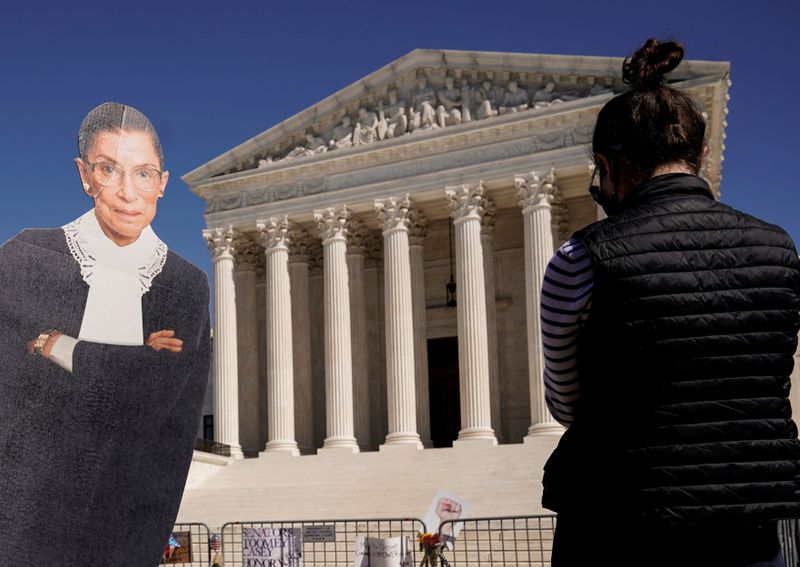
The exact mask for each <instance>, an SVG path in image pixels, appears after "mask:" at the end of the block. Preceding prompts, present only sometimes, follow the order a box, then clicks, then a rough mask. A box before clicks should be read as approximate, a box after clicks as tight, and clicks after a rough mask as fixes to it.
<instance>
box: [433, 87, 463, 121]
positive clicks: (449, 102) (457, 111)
mask: <svg viewBox="0 0 800 567" xmlns="http://www.w3.org/2000/svg"><path fill="white" fill-rule="evenodd" d="M436 96H437V98H438V99H439V106H438V107H437V108H436V120H437V121H438V123H439V126H440V127H441V128H444V127H445V126H450V125H453V124H461V89H457V88H456V86H455V83H454V81H453V77H445V78H444V88H442V89H439V92H437V93H436Z"/></svg>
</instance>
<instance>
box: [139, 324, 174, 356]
mask: <svg viewBox="0 0 800 567" xmlns="http://www.w3.org/2000/svg"><path fill="white" fill-rule="evenodd" d="M145 344H146V345H147V346H149V347H151V348H152V349H153V350H155V351H159V350H162V349H163V350H168V351H170V352H180V351H181V350H183V341H182V340H180V339H179V338H177V337H176V336H175V331H171V330H169V329H164V330H162V331H156V332H155V333H151V334H150V336H149V337H147V342H145Z"/></svg>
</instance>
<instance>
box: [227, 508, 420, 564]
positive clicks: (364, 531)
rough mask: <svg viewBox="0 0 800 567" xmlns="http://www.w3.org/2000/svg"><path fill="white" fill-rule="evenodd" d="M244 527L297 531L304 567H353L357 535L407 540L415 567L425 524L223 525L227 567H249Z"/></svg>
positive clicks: (384, 521)
mask: <svg viewBox="0 0 800 567" xmlns="http://www.w3.org/2000/svg"><path fill="white" fill-rule="evenodd" d="M245 528H271V529H293V528H296V529H299V530H300V537H301V539H300V550H301V553H302V565H303V567H323V566H332V567H337V566H340V565H341V566H345V565H346V566H348V567H352V566H353V564H354V561H355V554H356V545H355V540H356V537H359V536H361V537H375V538H390V537H391V538H394V537H401V538H402V537H407V538H408V549H409V551H410V553H411V558H412V562H413V563H412V564H413V565H418V564H419V561H420V560H421V559H422V557H421V556H419V552H418V551H417V548H418V545H417V534H418V533H423V532H424V531H425V524H424V522H422V520H419V519H413V518H411V519H410V518H405V519H398V518H381V519H371V520H366V519H350V520H297V521H264V522H228V523H227V524H225V525H223V526H222V555H223V558H224V561H225V566H226V567H230V566H242V567H248V566H247V565H245V563H244V554H243V545H244V544H243V537H242V534H243V531H242V530H243V529H245ZM418 556H419V558H418ZM252 564H253V565H257V564H258V562H252Z"/></svg>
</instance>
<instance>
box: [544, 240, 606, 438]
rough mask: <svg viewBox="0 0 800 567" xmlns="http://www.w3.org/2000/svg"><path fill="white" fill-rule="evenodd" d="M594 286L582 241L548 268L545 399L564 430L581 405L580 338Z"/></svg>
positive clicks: (565, 249)
mask: <svg viewBox="0 0 800 567" xmlns="http://www.w3.org/2000/svg"><path fill="white" fill-rule="evenodd" d="M593 285H594V274H593V272H592V262H591V258H590V257H589V252H588V251H587V250H586V247H585V246H584V245H583V243H581V242H580V241H579V240H574V239H573V240H568V241H567V242H565V243H564V244H563V245H562V246H561V248H559V249H558V250H557V251H556V253H555V254H554V255H553V258H552V259H551V260H550V263H549V264H548V266H547V271H545V274H544V281H543V282H542V304H541V316H542V347H543V352H544V366H545V369H544V396H545V401H546V402H547V407H548V408H549V409H550V413H551V414H553V417H554V418H555V419H556V421H558V422H559V423H560V424H561V425H564V426H569V425H570V424H571V423H572V420H573V416H574V414H575V410H576V409H577V408H578V407H579V405H580V388H579V382H578V336H579V334H580V331H581V328H582V327H583V324H584V323H585V322H586V319H587V318H588V317H589V311H590V309H591V306H592V287H593Z"/></svg>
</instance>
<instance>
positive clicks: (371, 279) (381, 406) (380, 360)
mask: <svg viewBox="0 0 800 567" xmlns="http://www.w3.org/2000/svg"><path fill="white" fill-rule="evenodd" d="M382 243H383V237H382V236H381V234H380V231H379V230H378V231H370V234H369V238H368V239H367V244H366V256H365V261H364V285H365V287H366V291H367V295H366V300H367V322H368V323H367V324H368V325H369V331H368V332H367V346H368V352H369V376H370V390H369V399H370V432H371V434H372V437H371V438H370V443H371V444H372V445H373V446H378V445H380V444H381V443H382V442H383V440H384V439H385V437H386V435H387V434H388V431H387V427H386V423H387V421H388V419H387V417H386V411H385V407H386V361H385V360H384V356H383V353H384V352H385V350H386V348H385V342H386V332H385V325H384V320H383V309H382V308H381V304H382V301H381V298H382V297H383V278H382V275H383V245H382Z"/></svg>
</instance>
